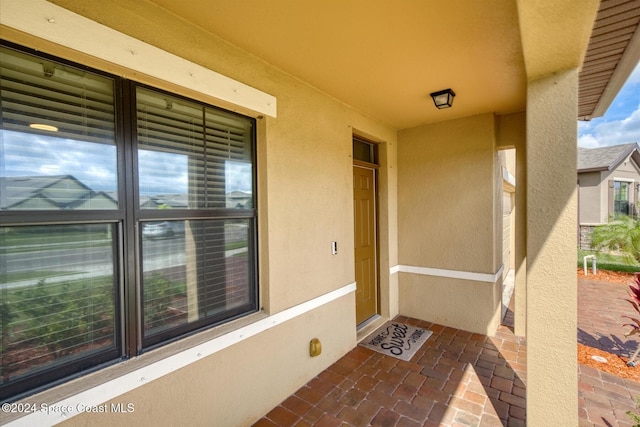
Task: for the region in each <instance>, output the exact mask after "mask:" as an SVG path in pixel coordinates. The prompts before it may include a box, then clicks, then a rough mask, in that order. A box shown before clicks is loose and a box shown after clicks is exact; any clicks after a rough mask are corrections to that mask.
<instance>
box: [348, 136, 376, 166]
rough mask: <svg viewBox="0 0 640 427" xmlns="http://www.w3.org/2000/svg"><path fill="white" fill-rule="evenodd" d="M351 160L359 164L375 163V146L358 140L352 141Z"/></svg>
mask: <svg viewBox="0 0 640 427" xmlns="http://www.w3.org/2000/svg"><path fill="white" fill-rule="evenodd" d="M353 158H354V160H360V161H361V162H367V163H376V156H375V145H374V144H371V143H369V142H366V141H361V140H359V139H355V138H354V140H353Z"/></svg>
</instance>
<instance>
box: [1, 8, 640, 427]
mask: <svg viewBox="0 0 640 427" xmlns="http://www.w3.org/2000/svg"><path fill="white" fill-rule="evenodd" d="M620 3H621V2H618V1H604V2H602V7H601V8H600V12H598V9H599V2H598V1H597V0H536V1H524V0H522V1H513V0H494V1H491V2H485V1H476V0H467V1H455V2H449V1H400V2H389V1H374V2H359V1H352V0H341V1H326V2H324V1H316V2H308V1H305V2H294V1H282V0H273V1H261V0H247V1H205V0H192V1H170V0H144V1H141V0H140V1H132V0H110V1H108V2H98V1H94V0H51V1H44V0H2V1H0V38H1V39H2V45H1V46H0V53H1V58H2V70H1V71H2V75H1V78H2V82H1V84H2V95H1V96H2V100H1V102H2V108H0V114H1V115H2V117H1V119H2V121H1V123H2V140H0V144H2V150H0V153H2V154H0V155H3V156H6V157H7V158H11V159H15V158H16V157H17V156H20V155H24V156H31V155H33V156H35V155H36V154H38V153H40V154H42V152H44V154H42V155H43V156H44V155H47V154H48V155H49V158H51V159H54V160H55V159H58V158H63V157H65V156H66V157H67V158H71V160H73V158H74V156H77V155H78V154H77V153H81V152H86V153H92V154H95V153H97V154H95V155H92V156H85V157H83V159H85V158H86V159H88V158H89V157H90V158H91V159H94V160H92V161H91V162H88V163H87V162H83V163H82V166H83V167H84V168H86V169H84V170H95V171H98V172H100V171H103V170H104V168H105V165H117V184H118V188H117V190H118V194H119V195H120V197H119V198H118V203H119V206H118V209H90V210H78V209H71V210H65V211H60V210H58V209H57V208H55V207H52V208H49V207H48V206H41V207H39V209H34V210H18V209H3V210H1V211H0V222H1V224H2V226H1V227H0V229H1V230H0V236H2V237H1V238H2V239H3V240H0V242H2V243H4V242H5V240H4V237H5V236H9V237H10V239H7V240H6V241H8V242H10V244H11V246H23V249H24V250H23V251H21V252H17V251H15V250H13V249H12V250H11V251H7V252H4V251H0V257H3V258H2V259H0V266H2V268H5V267H6V268H13V264H17V263H18V262H20V263H22V265H23V266H24V268H23V270H26V269H28V270H30V272H29V274H26V275H25V274H23V271H21V272H19V273H20V274H12V273H11V274H6V275H2V277H3V278H6V279H5V280H6V281H7V282H8V283H3V284H2V285H3V287H2V288H1V290H2V292H3V300H2V301H3V303H4V302H5V301H6V302H7V303H6V304H3V305H2V309H3V316H4V315H5V313H7V312H10V313H9V314H11V313H15V312H17V313H18V314H17V315H16V316H17V317H15V318H12V320H11V321H10V322H8V323H7V322H3V323H2V327H3V328H5V329H3V330H2V338H3V351H4V353H2V357H3V364H2V368H3V369H2V372H1V373H0V374H1V375H0V377H1V378H2V380H1V382H0V391H1V392H2V393H3V394H2V399H3V401H4V400H17V401H19V402H33V403H34V404H35V403H37V404H38V405H41V404H43V403H46V404H49V405H52V404H60V406H55V407H54V408H56V410H55V411H51V412H50V413H46V412H44V411H36V413H29V414H15V413H10V414H2V417H0V423H12V422H13V421H15V422H16V424H15V425H50V424H55V423H62V424H64V425H68V426H74V425H92V426H112V425H139V426H143V425H194V426H197V425H216V426H234V427H235V426H247V425H251V424H252V423H253V422H255V421H256V420H258V419H259V418H260V417H262V416H263V415H264V414H265V413H267V412H268V411H270V410H271V409H272V408H274V407H275V406H276V405H278V404H279V403H280V402H282V401H283V400H284V399H286V398H287V397H288V396H289V395H290V394H291V393H292V392H294V391H295V390H297V389H298V388H299V387H300V386H302V385H303V384H306V383H307V382H308V381H309V380H310V379H312V378H313V377H314V376H316V375H317V374H319V373H320V372H322V371H323V370H324V369H326V368H327V367H328V366H330V365H331V364H333V363H334V362H336V361H337V360H339V359H341V358H342V357H343V356H344V355H345V354H347V352H349V351H350V350H352V349H353V348H354V347H355V346H356V345H357V343H358V340H359V339H362V338H363V337H364V336H366V335H367V333H369V332H371V331H372V329H373V328H375V327H377V326H379V325H381V324H382V323H383V322H385V321H386V320H388V319H391V318H394V317H395V316H397V315H399V314H401V315H406V316H410V317H413V318H416V319H423V320H425V321H430V322H435V323H439V324H443V325H446V326H450V327H453V328H458V329H462V330H465V331H468V335H469V336H472V333H480V334H486V335H494V334H495V332H496V330H497V328H498V326H499V324H500V318H501V294H502V288H503V276H504V271H505V270H506V269H508V268H509V269H513V270H515V310H514V317H515V326H514V328H515V333H516V334H517V335H519V336H526V345H527V357H526V369H527V372H526V378H523V379H522V380H523V382H526V394H527V395H526V404H527V408H526V416H527V423H528V424H529V425H532V426H575V425H578V403H577V393H578V365H577V360H576V339H577V338H576V330H577V297H576V295H577V291H576V289H577V278H576V268H575V266H576V247H575V246H576V245H575V243H576V240H577V228H578V227H577V222H576V211H577V197H576V192H577V190H576V173H577V171H576V158H577V132H576V120H577V119H578V118H579V117H582V118H590V117H595V116H597V115H598V114H600V115H601V114H603V113H604V111H606V109H607V107H608V105H609V103H610V102H611V99H610V98H609V96H610V95H611V94H616V93H617V92H618V91H619V89H620V87H621V86H622V84H623V83H624V81H625V80H626V79H627V77H628V76H629V74H630V73H631V70H633V68H634V67H635V65H636V64H637V62H638V56H639V55H640V54H639V52H638V49H636V47H637V44H634V43H637V41H638V40H640V37H639V34H640V33H638V31H637V27H638V22H639V21H640V16H638V15H640V10H639V9H640V8H637V7H634V5H635V3H634V2H633V1H630V2H624V1H623V2H622V3H623V4H622V5H620ZM630 15H631V16H630ZM617 20H620V21H621V22H623V23H624V24H625V27H624V31H623V30H620V29H619V28H618V26H617V25H616V24H615V23H616V21H617ZM608 25H611V26H612V27H615V28H616V36H615V37H605V38H604V39H603V40H601V39H600V38H599V37H600V36H601V35H605V36H607V35H608V34H609V32H608V27H604V28H600V26H608ZM594 27H595V28H599V30H598V31H593V35H592V36H591V37H592V38H591V39H590V34H592V29H593V28H594ZM634 34H635V36H634ZM610 40H613V42H612V43H615V45H613V46H612V45H609V44H608V43H609V42H610ZM590 44H591V45H592V46H593V45H595V48H594V49H596V50H597V52H595V53H594V52H592V51H591V48H589V46H590ZM620 45H621V46H620ZM626 45H629V46H630V49H627V50H625V46H626ZM634 46H635V47H634ZM602 51H604V52H605V53H607V52H608V51H612V52H613V53H615V55H613V54H612V55H602V54H601V52H602ZM603 70H605V71H606V70H609V71H610V73H606V72H601V71H603ZM587 83H588V84H587ZM446 88H452V89H453V90H454V91H455V93H456V96H455V98H454V100H453V106H452V107H451V108H447V109H436V108H435V106H434V105H433V102H432V99H431V97H430V93H432V92H436V91H439V90H441V89H446ZM585 91H588V92H589V93H586V92H585ZM605 95H606V96H605ZM44 138H47V141H49V142H50V143H49V144H43V139H44ZM51 141H57V142H59V144H58V145H56V144H53V143H51ZM54 146H55V147H58V148H51V147H54ZM61 147H71V148H66V149H64V148H61ZM511 149H515V159H511V160H508V159H506V157H507V156H504V157H503V156H500V155H499V154H500V153H501V152H502V151H503V150H511ZM47 150H48V151H47ZM82 150H84V151H82ZM145 154H153V156H145ZM41 157H42V156H41ZM41 157H39V159H40V158H41ZM143 157H144V159H143ZM95 159H99V160H95ZM54 160H52V162H53V161H54ZM141 160H144V162H143V161H141ZM230 161H232V162H240V163H242V165H243V167H242V170H243V171H249V170H250V172H251V173H250V174H251V180H247V183H248V185H249V186H251V188H248V187H245V186H244V185H243V186H242V187H239V188H243V190H245V191H246V192H247V194H249V193H250V194H251V196H250V197H251V200H250V201H251V204H250V206H247V204H246V203H245V204H244V208H241V209H240V208H235V207H234V206H229V205H228V204H227V199H226V195H225V194H226V191H227V189H229V190H231V189H232V188H233V189H235V188H236V187H232V186H231V185H229V184H230V183H229V182H228V181H229V180H230V179H229V178H227V176H228V175H227V172H228V171H227V170H226V167H227V166H226V165H228V164H229V162H230ZM40 163H41V161H37V162H36V161H34V162H31V164H26V163H25V164H26V166H25V167H27V168H31V169H33V170H34V172H33V173H25V175H27V174H33V175H36V174H37V173H36V172H35V171H40V170H47V169H44V168H41V166H42V165H41V164H40ZM509 163H512V165H511V166H509ZM513 163H515V168H514V167H513ZM53 166H58V165H57V164H54V165H53ZM10 167H12V163H11V161H9V160H6V159H5V158H2V159H0V173H5V172H4V171H5V170H6V169H5V168H10ZM60 167H62V166H60ZM92 167H93V168H92ZM504 168H506V169H507V171H509V173H505V172H504V171H505V169H504ZM114 169H115V168H114ZM49 170H58V169H57V168H56V167H52V168H51V169H49ZM56 173H58V172H56ZM64 173H68V174H71V172H68V171H65V172H64ZM145 174H146V176H144V180H143V179H142V178H139V177H140V176H143V175H145ZM248 174H249V173H248V172H247V175H248ZM158 176H159V177H160V178H161V179H155V177H158ZM514 176H515V179H514ZM138 179H139V180H140V181H141V182H154V183H155V184H158V186H159V187H163V188H162V190H161V191H160V190H158V193H165V194H171V193H175V192H176V190H175V188H176V187H175V186H173V185H171V184H172V183H171V181H172V180H174V181H175V182H178V183H179V182H187V183H188V191H189V199H188V200H189V206H188V207H187V206H186V204H185V203H181V201H180V200H177V202H178V203H176V204H174V207H173V208H172V209H156V208H155V207H157V206H159V205H157V204H156V201H154V200H153V198H152V197H155V196H156V195H152V194H148V193H144V194H140V189H139V188H138V186H137V180H138ZM514 190H515V191H514ZM147 197H149V198H147ZM247 197H249V196H248V195H247ZM172 200H173V199H172ZM507 200H510V201H513V202H514V203H513V205H512V206H507ZM165 201H167V200H165ZM174 201H175V200H174ZM503 203H504V204H503ZM140 204H143V205H144V206H143V208H142V209H141V208H140ZM7 206H8V205H7ZM52 206H53V205H52ZM167 206H168V204H167ZM145 207H149V208H150V209H145ZM154 221H158V222H162V221H188V223H187V226H185V235H184V236H182V234H181V235H180V236H179V237H175V238H172V239H157V240H153V239H140V238H139V237H140V232H139V230H140V224H144V223H150V222H154ZM67 224H71V225H74V224H91V225H92V227H91V230H88V231H87V232H86V233H84V232H82V231H81V230H74V232H73V234H72V235H69V236H68V237H70V238H75V239H80V240H79V241H80V242H81V246H80V248H79V249H81V250H73V249H78V248H75V247H73V244H74V243H75V241H70V244H69V245H66V246H67V247H63V248H62V247H55V248H53V249H52V248H51V246H50V245H49V244H48V243H49V242H48V241H47V240H46V239H42V240H43V241H45V242H46V244H42V243H39V240H38V239H35V238H34V239H31V238H32V237H33V236H36V237H37V236H38V235H37V234H36V233H40V235H42V236H44V237H51V236H49V234H52V235H53V234H54V233H53V231H55V232H57V233H58V234H57V236H60V235H63V237H66V235H65V234H64V233H65V232H66V228H65V227H64V225H67ZM61 225H62V226H61ZM93 226H100V227H101V228H102V229H104V230H105V233H104V234H101V235H100V239H92V238H90V237H91V236H90V235H88V234H89V233H94V230H93V228H94V227H93ZM507 230H508V231H507ZM50 231H51V233H50ZM506 232H508V233H509V239H508V241H509V242H510V241H511V240H512V239H513V242H514V243H513V248H511V249H508V248H507V246H511V244H510V243H509V244H505V238H504V237H505V233H506ZM85 234H87V235H85ZM105 236H107V237H105ZM85 237H86V238H85ZM54 246H55V245H54ZM58 246H59V245H58ZM43 253H51V255H52V256H48V257H45V256H41V255H42V254H43ZM16 254H18V255H16ZM29 255H30V256H31V257H30V258H29V259H26V258H27V257H28V256H29ZM512 255H513V258H512ZM7 258H9V259H10V261H9V262H7ZM507 259H509V262H508V263H507ZM66 262H73V263H74V265H73V267H74V269H75V270H78V271H80V270H81V271H83V273H86V275H83V278H84V279H83V280H82V281H80V283H77V281H75V282H74V281H73V280H72V279H73V278H70V279H67V278H66V277H65V276H63V277H62V279H64V280H66V281H67V282H66V283H63V284H60V283H59V282H58V283H56V282H54V281H53V280H52V281H51V283H52V284H51V285H50V284H49V281H47V286H48V288H46V289H45V286H44V285H43V286H41V287H40V288H36V290H38V291H46V290H47V289H50V292H53V291H59V292H58V294H57V295H56V297H57V298H58V299H62V300H66V301H67V302H68V305H71V307H70V309H73V310H71V311H70V312H69V313H74V312H77V313H80V315H79V316H78V317H77V318H74V317H73V316H68V317H72V318H71V319H68V318H66V319H63V320H62V321H61V324H62V326H66V325H67V323H71V324H73V325H75V326H74V328H75V329H81V331H79V332H80V333H78V334H74V335H73V336H66V335H64V334H63V336H62V338H57V337H59V336H60V334H58V332H60V330H61V329H63V332H64V328H62V327H60V325H58V328H57V330H56V334H55V335H54V334H48V333H37V334H36V332H38V331H40V330H41V329H42V326H43V325H45V326H46V325H48V324H49V323H48V322H51V320H49V319H48V318H47V317H46V316H37V315H33V314H32V313H34V311H33V310H20V309H21V308H23V307H25V306H26V307H27V308H29V305H30V304H29V303H30V301H25V299H26V298H25V297H24V294H23V293H22V292H21V290H22V289H25V288H26V289H33V287H34V286H33V283H30V282H27V281H28V280H30V279H33V277H37V276H38V275H45V274H48V273H50V272H52V271H56V272H57V271H59V272H66V271H69V270H67V269H66V267H67V265H66V264H65V263H66ZM507 265H510V267H508V266H507ZM156 266H157V267H156ZM160 267H162V272H163V273H162V274H160V275H156V274H147V273H149V272H156V271H159V270H160ZM54 279H55V280H58V281H60V280H62V279H61V278H60V276H59V275H56V277H54ZM32 281H33V282H34V283H35V282H36V280H35V279H33V280H32ZM43 281H44V280H43ZM25 282H27V283H25ZM29 285H31V286H29ZM73 290H76V292H74V291H73ZM6 294H11V295H10V296H11V298H7V299H4V295H6ZM60 294H61V295H60ZM79 298H82V300H81V302H80V303H79V302H78V299H79ZM45 302H46V301H45ZM177 302H179V303H180V304H179V307H178V308H179V310H175V308H176V306H177V305H178V304H177ZM98 308H99V309H100V311H98V310H97V309H98ZM89 309H91V310H89ZM94 309H95V310H94ZM11 310H13V311H11ZM44 311H45V312H46V314H51V315H55V316H62V317H65V315H67V313H66V312H64V311H57V310H51V311H52V313H49V310H48V309H47V310H44ZM7 317H8V316H7ZM20 318H23V319H20ZM24 318H26V319H24ZM78 319H79V320H81V322H80V326H78V322H77V320H78ZM18 320H24V321H25V322H26V324H27V325H29V326H33V328H31V329H29V328H27V327H25V326H21V325H17V326H16V322H18ZM65 320H68V321H69V322H64V321H65ZM74 321H75V323H74ZM27 332H28V333H30V334H32V335H33V334H35V335H37V336H35V337H34V336H31V335H29V336H28V337H26V339H25V340H24V341H20V342H18V343H13V344H11V345H7V346H5V344H6V341H7V340H10V339H13V337H14V336H15V334H27ZM12 334H14V335H12ZM313 338H318V339H320V340H321V342H322V353H321V354H320V355H319V356H317V357H311V356H310V354H309V342H310V341H311V340H312V339H313ZM38 341H43V342H44V344H43V345H41V346H40V347H39V348H38V351H39V352H40V353H38V354H43V353H44V356H43V357H36V356H37V354H36V352H35V351H26V352H24V353H20V354H17V350H16V348H18V347H20V346H28V345H30V344H32V343H35V342H38ZM455 345H457V344H455V343H454V345H453V347H455ZM453 347H452V350H453V351H456V350H455V348H453ZM49 349H50V351H46V352H45V350H49ZM30 350H34V349H30ZM503 350H505V351H509V349H503ZM496 356H497V357H498V356H499V355H496ZM467 368H469V366H468V365H466V364H464V363H461V364H460V366H456V367H455V368H452V369H456V370H460V371H458V372H457V374H456V375H454V374H451V375H450V376H449V379H450V380H452V381H455V378H466V374H467V373H466V372H464V373H463V372H462V371H461V370H462V369H467ZM448 384H449V383H448ZM451 385H452V386H455V384H451ZM310 393H312V394H313V395H315V396H316V397H317V399H318V400H319V399H321V398H322V397H323V396H322V395H321V391H320V393H318V392H317V391H316V390H310ZM329 398H330V397H329ZM112 404H113V405H114V406H111V405H112ZM128 404H133V405H134V409H135V411H133V412H130V413H126V414H122V413H113V412H109V411H107V412H106V413H91V412H99V411H101V408H105V407H106V408H112V407H113V408H116V409H117V408H128V406H127V405H128ZM487 404H490V403H489V402H487ZM65 405H66V406H65ZM21 407H24V408H29V409H31V408H32V407H31V406H21ZM39 408H40V406H39ZM69 408H71V409H69Z"/></svg>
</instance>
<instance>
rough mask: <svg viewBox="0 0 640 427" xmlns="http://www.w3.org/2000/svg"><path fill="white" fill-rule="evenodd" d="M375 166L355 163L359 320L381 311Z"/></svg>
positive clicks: (356, 263)
mask: <svg viewBox="0 0 640 427" xmlns="http://www.w3.org/2000/svg"><path fill="white" fill-rule="evenodd" d="M375 196H376V186H375V170H374V169H369V168H364V167H359V166H354V167H353V211H354V229H355V239H354V246H355V273H356V285H357V289H356V323H357V324H361V323H362V322H364V321H365V320H367V319H369V318H370V317H371V316H373V315H375V314H377V312H378V280H377V271H378V266H377V253H376V246H377V244H376V228H377V227H376V197H375Z"/></svg>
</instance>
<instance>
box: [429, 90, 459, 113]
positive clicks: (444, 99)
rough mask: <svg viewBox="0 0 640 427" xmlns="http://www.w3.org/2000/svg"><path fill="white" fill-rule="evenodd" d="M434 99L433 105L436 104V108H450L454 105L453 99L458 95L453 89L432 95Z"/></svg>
mask: <svg viewBox="0 0 640 427" xmlns="http://www.w3.org/2000/svg"><path fill="white" fill-rule="evenodd" d="M430 95H431V98H433V103H434V104H436V108H439V109H442V108H449V107H451V105H452V104H453V97H454V96H456V93H455V92H454V91H452V90H451V89H445V90H440V91H438V92H433V93H431V94H430Z"/></svg>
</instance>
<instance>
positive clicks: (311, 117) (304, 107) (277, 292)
mask: <svg viewBox="0 0 640 427" xmlns="http://www.w3.org/2000/svg"><path fill="white" fill-rule="evenodd" d="M55 3H56V4H59V5H62V6H65V7H69V8H71V9H73V10H74V11H76V12H78V13H82V14H84V15H86V16H88V17H90V18H92V19H95V20H98V21H99V22H101V23H103V24H106V25H108V26H110V27H113V28H115V29H117V30H119V31H122V32H124V33H127V34H129V35H131V36H133V37H136V38H138V39H140V40H143V41H145V42H147V43H150V44H153V45H155V46H157V47H159V48H161V49H164V50H166V51H169V52H172V53H175V54H176V55H179V56H181V57H183V58H186V59H188V60H190V61H193V62H195V63H198V64H200V65H203V66H205V67H207V68H209V69H212V70H214V71H216V72H219V73H221V74H223V75H226V76H228V77H231V78H233V79H236V80H238V81H240V82H243V83H246V84H249V85H250V86H252V87H255V88H257V89H259V90H262V91H264V92H266V93H269V94H270V95H273V96H275V97H276V98H277V105H278V109H277V118H272V117H264V118H259V119H258V153H259V157H258V181H259V182H258V189H259V194H258V202H259V236H260V242H259V247H260V250H259V262H260V292H261V305H262V306H263V307H264V311H265V313H266V314H268V315H274V314H277V313H279V312H281V311H282V310H284V309H287V308H290V307H294V306H296V305H298V304H301V303H304V302H306V301H309V300H311V299H313V298H315V297H319V296H322V295H324V294H326V293H328V292H331V291H334V290H336V289H340V288H342V287H344V286H345V285H347V284H350V283H352V282H354V280H355V279H354V260H353V210H352V198H353V187H352V179H353V178H352V162H353V159H352V157H351V150H352V135H353V134H354V133H357V134H360V135H366V136H367V137H369V138H370V139H373V140H375V141H378V142H380V144H381V146H380V147H381V149H380V153H381V156H380V160H381V168H380V172H379V173H380V175H379V186H380V187H379V188H380V200H379V207H380V212H379V226H380V245H379V247H380V271H381V292H382V293H383V294H382V295H381V301H382V302H381V308H382V312H383V313H382V314H383V315H384V316H393V315H395V314H397V313H398V291H397V288H398V285H397V277H396V275H394V276H393V277H390V275H389V268H390V266H393V265H396V264H397V245H396V243H395V242H397V229H396V223H397V214H396V210H397V207H396V201H395V199H396V188H397V178H396V173H397V167H396V147H397V144H396V131H395V129H392V128H390V127H389V126H387V125H385V124H383V123H380V122H378V121H375V120H373V119H371V118H369V117H367V116H365V115H363V114H361V113H359V112H357V111H355V110H353V109H352V108H350V107H349V106H347V105H344V104H342V103H340V102H339V101H337V100H335V99H334V98H331V97H329V96H327V95H325V94H323V93H321V92H320V91H318V90H316V89H314V88H312V87H310V86H309V85H307V84H306V83H303V82H301V81H300V80H298V79H295V78H293V77H291V76H289V75H287V74H285V73H283V72H281V71H279V70H277V69H275V68H273V67H271V66H269V65H268V64H266V63H264V62H262V61H260V60H258V59H257V58H256V57H254V56H252V55H249V54H247V53H245V52H243V51H242V50H240V49H238V48H235V47H234V46H232V45H230V44H228V43H227V42H225V41H223V40H221V39H219V38H217V37H215V36H212V35H210V34H208V33H205V32H203V31H202V30H200V29H199V28H197V27H192V26H189V25H187V24H185V23H184V22H182V21H179V20H176V19H175V17H174V16H173V15H171V14H169V13H167V12H165V11H163V10H162V9H160V8H156V7H155V6H153V5H152V4H151V3H146V2H128V1H126V0H114V1H110V2H108V3H100V2H98V3H96V2H87V1H74V0H68V1H67V0H60V1H56V2H55ZM0 35H1V36H2V37H3V38H5V39H8V40H10V41H14V42H17V43H20V44H24V45H27V46H29V47H34V48H38V49H40V50H43V51H45V52H48V53H52V54H55V55H58V56H61V57H63V58H67V59H70V60H76V61H79V62H82V63H84V64H86V65H90V66H95V67H96V68H101V69H104V70H106V71H110V72H114V73H116V74H119V75H123V76H126V77H129V78H132V79H136V80H140V81H144V82H147V83H150V84H153V85H154V86H157V87H160V88H166V89H168V90H172V91H176V92H178V93H183V94H185V95H187V96H192V97H195V98H198V99H202V100H204V101H206V102H211V103H214V104H215V103H216V100H213V99H209V98H208V97H206V96H202V95H200V94H197V93H193V92H192V91H189V90H185V89H182V88H178V87H176V86H174V85H171V84H166V83H164V82H162V81H159V80H157V79H152V78H148V77H146V76H140V75H138V74H137V73H135V72H131V71H130V70H126V69H122V68H120V67H118V66H117V65H114V64H105V63H104V62H102V61H100V60H96V59H95V58H91V57H89V56H87V55H84V54H79V53H77V52H72V51H69V50H68V49H66V48H62V47H60V46H56V45H53V44H52V43H49V42H45V41H41V40H38V39H35V38H33V37H31V36H28V35H24V34H21V33H18V32H16V31H14V30H11V29H9V28H6V27H3V28H0ZM78 37H91V34H78ZM105 49H108V46H105ZM332 241H337V243H338V254H337V255H332V254H331V242H332ZM354 304H355V303H354V298H353V294H349V295H347V296H345V297H342V298H341V299H339V300H337V301H334V302H331V303H328V304H326V305H324V306H322V307H320V308H318V309H316V310H314V311H312V312H310V313H307V314H304V315H302V316H301V317H300V318H296V319H294V320H291V321H288V322H286V323H284V324H282V325H279V326H277V327H276V328H274V329H271V330H269V331H267V332H264V333H262V334H259V335H257V336H254V337H252V338H249V339H246V340H244V341H242V342H241V343H240V344H235V345H233V346H232V347H230V348H227V349H225V350H223V351H220V352H218V353H216V354H214V355H212V356H209V357H207V358H205V359H204V360H202V361H201V362H197V363H193V364H191V365H188V366H187V367H185V368H183V369H180V370H179V371H176V372H173V373H171V374H169V375H167V376H165V377H163V378H161V379H159V380H156V381H153V382H150V383H148V384H146V385H144V386H140V387H138V388H136V389H135V390H133V391H131V392H130V393H128V394H126V395H125V396H122V397H121V398H119V399H117V401H119V402H122V401H130V402H134V403H136V414H135V416H133V417H127V420H126V423H127V424H128V425H135V424H136V423H137V424H138V425H141V424H142V422H141V420H142V419H143V417H144V424H145V425H150V424H156V425H180V424H182V425H185V424H189V425H212V423H213V424H215V425H220V426H223V425H229V426H239V425H247V424H250V422H251V421H254V420H255V419H257V418H258V417H260V416H262V415H264V414H265V413H266V412H268V411H269V410H270V409H271V408H273V407H274V406H275V405H276V404H277V403H279V402H280V401H282V400H283V399H284V398H286V397H287V396H288V395H289V394H291V393H292V392H293V391H295V389H296V388H297V387H299V386H300V385H302V384H304V383H305V382H306V381H308V380H309V379H311V378H312V377H313V376H314V375H316V374H317V373H318V372H320V371H321V370H322V369H324V368H326V367H327V366H328V365H329V364H330V363H332V362H334V361H335V360H337V359H338V358H339V357H341V356H342V355H343V354H344V353H345V352H347V351H348V350H350V349H351V348H353V347H354V346H355V344H356V325H355V305H354ZM314 337H319V338H321V340H322V344H323V354H322V355H321V356H320V357H318V358H314V359H310V358H309V355H308V343H309V340H310V339H311V338H314ZM160 351H161V350H160ZM285 367H286V368H285ZM101 372H102V373H103V374H104V373H105V372H106V373H107V374H108V372H109V368H107V369H106V370H102V371H101ZM80 386H82V383H80ZM54 391H55V390H54ZM176 408H179V410H176ZM121 422H124V421H123V420H121V419H119V418H118V419H116V418H115V416H114V417H112V416H104V415H103V416H101V417H97V416H96V417H94V416H90V415H80V416H77V417H74V418H72V419H71V420H70V421H69V424H77V425H87V424H91V425H114V423H121ZM167 423H168V424H167ZM123 425H124V424H123Z"/></svg>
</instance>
